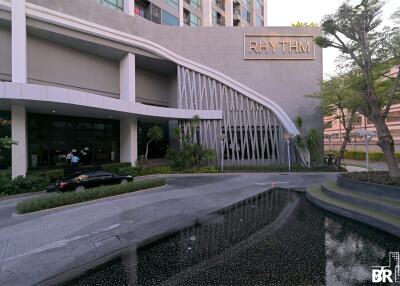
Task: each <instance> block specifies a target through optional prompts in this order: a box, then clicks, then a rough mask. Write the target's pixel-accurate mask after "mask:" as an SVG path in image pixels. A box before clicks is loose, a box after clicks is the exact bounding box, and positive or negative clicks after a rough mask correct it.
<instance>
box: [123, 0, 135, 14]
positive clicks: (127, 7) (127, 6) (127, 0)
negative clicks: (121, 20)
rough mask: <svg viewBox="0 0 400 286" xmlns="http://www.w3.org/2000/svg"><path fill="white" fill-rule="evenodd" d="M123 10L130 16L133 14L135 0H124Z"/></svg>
mask: <svg viewBox="0 0 400 286" xmlns="http://www.w3.org/2000/svg"><path fill="white" fill-rule="evenodd" d="M124 12H125V13H126V14H129V15H131V16H134V15H135V0H124Z"/></svg>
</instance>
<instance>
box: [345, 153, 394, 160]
mask: <svg viewBox="0 0 400 286" xmlns="http://www.w3.org/2000/svg"><path fill="white" fill-rule="evenodd" d="M395 155H396V158H397V159H400V153H396V154H395ZM368 157H369V159H370V160H371V161H385V156H384V155H383V152H369V153H368ZM344 158H345V159H349V160H358V161H360V160H365V152H363V151H346V152H345V153H344Z"/></svg>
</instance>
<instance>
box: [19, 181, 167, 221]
mask: <svg viewBox="0 0 400 286" xmlns="http://www.w3.org/2000/svg"><path fill="white" fill-rule="evenodd" d="M163 185H165V179H150V180H144V181H139V182H132V183H128V184H124V185H114V186H104V187H98V188H94V189H88V190H85V191H84V192H78V193H77V192H68V193H60V194H56V195H53V196H48V197H40V198H33V199H30V200H26V201H23V202H20V203H18V205H17V212H18V213H20V214H21V213H29V212H35V211H40V210H45V209H51V208H56V207H60V206H65V205H71V204H76V203H81V202H86V201H91V200H96V199H101V198H106V197H111V196H116V195H122V194H126V193H131V192H136V191H140V190H144V189H149V188H154V187H159V186H163Z"/></svg>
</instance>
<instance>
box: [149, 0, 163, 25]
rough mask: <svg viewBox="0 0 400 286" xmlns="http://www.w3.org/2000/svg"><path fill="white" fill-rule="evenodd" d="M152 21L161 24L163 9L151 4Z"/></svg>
mask: <svg viewBox="0 0 400 286" xmlns="http://www.w3.org/2000/svg"><path fill="white" fill-rule="evenodd" d="M150 14H151V21H153V22H154V23H157V24H161V9H160V7H158V6H156V5H153V4H151V13H150Z"/></svg>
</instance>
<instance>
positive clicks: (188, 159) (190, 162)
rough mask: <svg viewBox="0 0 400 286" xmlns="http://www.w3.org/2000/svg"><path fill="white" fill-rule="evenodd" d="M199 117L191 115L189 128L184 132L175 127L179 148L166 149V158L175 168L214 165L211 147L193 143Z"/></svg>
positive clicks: (213, 154) (184, 168)
mask: <svg viewBox="0 0 400 286" xmlns="http://www.w3.org/2000/svg"><path fill="white" fill-rule="evenodd" d="M199 120H200V119H199V117H198V116H195V117H193V119H192V121H191V123H190V128H189V130H188V131H187V132H186V133H184V134H183V133H182V131H181V130H180V129H175V130H174V134H175V135H176V137H177V138H178V139H179V142H180V148H178V149H177V150H175V149H172V148H170V149H168V150H167V155H166V157H167V159H168V160H170V162H171V167H172V168H173V169H175V170H186V169H193V168H199V167H202V166H210V165H214V163H215V159H216V153H215V151H214V150H212V149H205V148H204V147H203V146H202V145H201V144H198V143H195V136H196V131H197V126H198V123H199Z"/></svg>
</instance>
